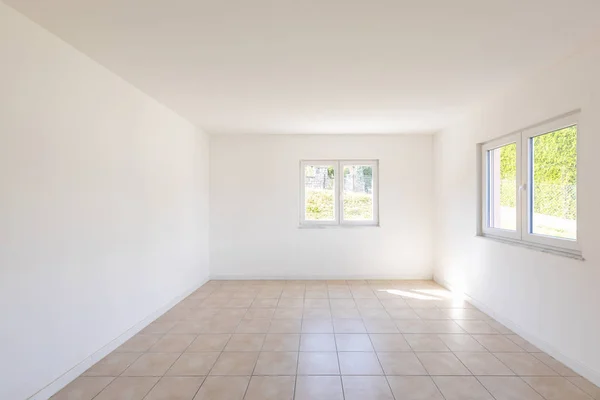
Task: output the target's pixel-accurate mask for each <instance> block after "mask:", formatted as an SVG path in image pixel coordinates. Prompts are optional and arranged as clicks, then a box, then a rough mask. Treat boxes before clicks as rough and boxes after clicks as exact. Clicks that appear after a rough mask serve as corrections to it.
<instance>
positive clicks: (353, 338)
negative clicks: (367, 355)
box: [335, 333, 374, 351]
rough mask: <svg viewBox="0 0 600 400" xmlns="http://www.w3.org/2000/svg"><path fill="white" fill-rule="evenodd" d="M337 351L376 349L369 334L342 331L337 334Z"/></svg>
mask: <svg viewBox="0 0 600 400" xmlns="http://www.w3.org/2000/svg"><path fill="white" fill-rule="evenodd" d="M335 342H336V347H337V351H374V349H373V345H372V344H371V339H370V338H369V335H367V334H364V333H340V334H336V335H335Z"/></svg>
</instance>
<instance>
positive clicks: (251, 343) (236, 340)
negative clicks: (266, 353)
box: [224, 333, 266, 351]
mask: <svg viewBox="0 0 600 400" xmlns="http://www.w3.org/2000/svg"><path fill="white" fill-rule="evenodd" d="M265 336H266V335H265V334H264V333H235V334H233V335H232V336H231V339H229V342H228V343H227V346H225V350H224V351H260V350H261V349H262V346H263V343H264V341H265Z"/></svg>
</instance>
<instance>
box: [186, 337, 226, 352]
mask: <svg viewBox="0 0 600 400" xmlns="http://www.w3.org/2000/svg"><path fill="white" fill-rule="evenodd" d="M230 338H231V334H229V333H217V334H202V335H198V337H196V339H195V340H194V341H193V342H192V344H190V346H189V347H188V348H187V350H186V351H188V352H190V351H193V352H198V351H221V350H223V349H224V348H225V345H226V344H227V342H228V341H229V339H230Z"/></svg>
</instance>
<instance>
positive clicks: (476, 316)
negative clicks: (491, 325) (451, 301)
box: [442, 308, 490, 320]
mask: <svg viewBox="0 0 600 400" xmlns="http://www.w3.org/2000/svg"><path fill="white" fill-rule="evenodd" d="M442 311H443V312H445V313H446V314H447V315H448V316H449V317H450V318H452V319H455V320H462V319H465V320H489V319H490V318H489V317H488V316H487V315H485V314H484V313H482V312H481V311H479V310H473V309H467V308H451V309H444V310H442Z"/></svg>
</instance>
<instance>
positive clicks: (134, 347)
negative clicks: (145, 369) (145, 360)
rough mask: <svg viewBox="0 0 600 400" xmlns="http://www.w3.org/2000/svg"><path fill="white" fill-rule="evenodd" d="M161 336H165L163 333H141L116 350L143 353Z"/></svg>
mask: <svg viewBox="0 0 600 400" xmlns="http://www.w3.org/2000/svg"><path fill="white" fill-rule="evenodd" d="M161 337H163V335H162V334H156V335H155V334H152V335H145V334H141V333H140V334H137V335H135V336H133V337H132V338H131V339H129V340H128V341H126V342H125V343H123V344H122V345H121V346H119V347H118V348H117V349H116V350H115V351H116V352H127V353H141V352H144V351H147V350H148V349H149V348H150V347H152V346H154V344H155V343H156V342H158V341H159V340H160V338H161Z"/></svg>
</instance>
